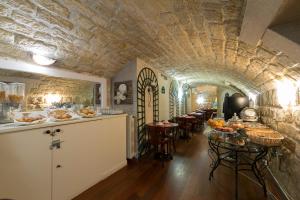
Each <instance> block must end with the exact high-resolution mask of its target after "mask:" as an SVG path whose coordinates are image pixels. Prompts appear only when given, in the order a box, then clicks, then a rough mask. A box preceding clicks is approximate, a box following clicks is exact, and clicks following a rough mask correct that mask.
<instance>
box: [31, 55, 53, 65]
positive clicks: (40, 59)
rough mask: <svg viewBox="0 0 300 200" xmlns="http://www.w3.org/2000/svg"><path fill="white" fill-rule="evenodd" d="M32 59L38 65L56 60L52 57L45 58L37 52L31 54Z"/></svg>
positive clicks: (49, 63) (50, 63) (48, 63)
mask: <svg viewBox="0 0 300 200" xmlns="http://www.w3.org/2000/svg"><path fill="white" fill-rule="evenodd" d="M32 59H33V61H34V62H35V63H37V64H39V65H52V64H53V63H55V61H56V60H54V59H51V58H47V57H45V56H42V55H38V54H33V55H32Z"/></svg>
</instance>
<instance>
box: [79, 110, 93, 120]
mask: <svg viewBox="0 0 300 200" xmlns="http://www.w3.org/2000/svg"><path fill="white" fill-rule="evenodd" d="M78 114H79V115H80V116H81V117H86V118H91V117H95V116H96V112H95V111H94V110H92V109H90V108H82V109H80V110H79V112H78Z"/></svg>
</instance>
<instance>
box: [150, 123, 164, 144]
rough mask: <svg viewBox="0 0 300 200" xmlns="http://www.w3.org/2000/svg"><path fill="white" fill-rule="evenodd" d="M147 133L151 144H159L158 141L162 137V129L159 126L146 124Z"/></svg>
mask: <svg viewBox="0 0 300 200" xmlns="http://www.w3.org/2000/svg"><path fill="white" fill-rule="evenodd" d="M148 135H149V141H150V143H151V144H153V145H158V144H160V141H161V139H162V131H161V129H160V128H159V127H154V126H148Z"/></svg>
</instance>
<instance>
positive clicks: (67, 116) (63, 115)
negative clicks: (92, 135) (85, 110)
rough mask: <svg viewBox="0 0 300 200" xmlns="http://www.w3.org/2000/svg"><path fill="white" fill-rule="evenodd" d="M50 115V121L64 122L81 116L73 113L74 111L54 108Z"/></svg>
mask: <svg viewBox="0 0 300 200" xmlns="http://www.w3.org/2000/svg"><path fill="white" fill-rule="evenodd" d="M48 115H49V119H50V121H52V122H64V121H70V120H74V119H78V118H79V116H78V115H76V114H75V113H73V112H72V111H69V110H64V109H57V110H52V111H50V112H49V113H48Z"/></svg>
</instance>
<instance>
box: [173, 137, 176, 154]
mask: <svg viewBox="0 0 300 200" xmlns="http://www.w3.org/2000/svg"><path fill="white" fill-rule="evenodd" d="M172 143H173V150H174V152H176V145H175V138H174V136H173V138H172Z"/></svg>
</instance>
